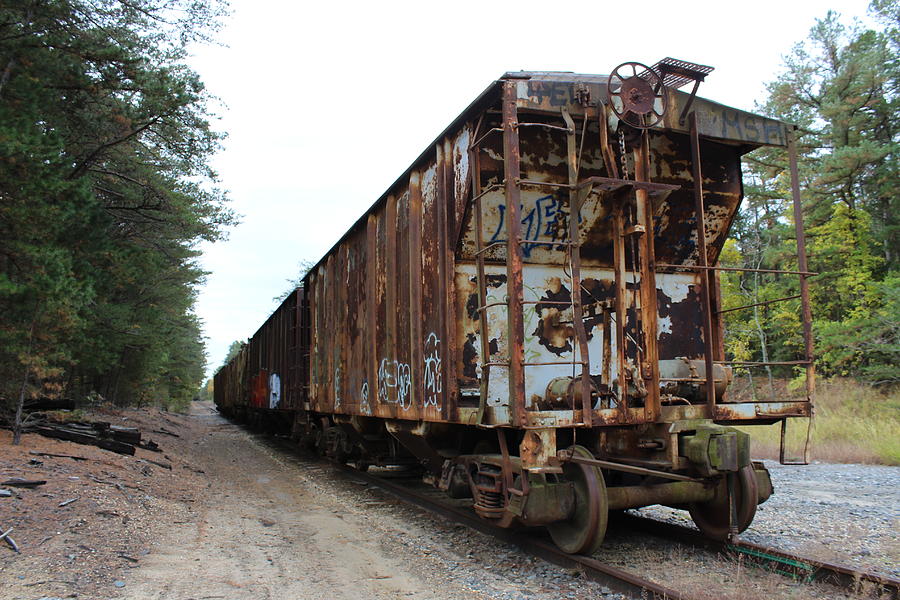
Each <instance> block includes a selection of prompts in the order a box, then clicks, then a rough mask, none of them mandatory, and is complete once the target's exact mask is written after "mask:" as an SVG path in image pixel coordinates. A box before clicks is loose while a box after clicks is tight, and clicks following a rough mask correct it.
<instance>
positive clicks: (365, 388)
mask: <svg viewBox="0 0 900 600" xmlns="http://www.w3.org/2000/svg"><path fill="white" fill-rule="evenodd" d="M359 396H360V401H359V408H360V410H362V411H363V412H364V413H367V414H370V415H371V414H372V407H371V406H370V405H369V382H368V381H363V384H362V389H361V390H359Z"/></svg>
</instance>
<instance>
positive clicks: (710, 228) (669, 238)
mask: <svg viewBox="0 0 900 600" xmlns="http://www.w3.org/2000/svg"><path fill="white" fill-rule="evenodd" d="M586 137H587V141H586V143H585V145H584V148H583V157H582V159H581V167H580V171H579V174H580V178H581V179H585V178H587V177H591V176H604V175H606V170H605V165H604V161H603V159H602V150H601V149H600V142H599V133H598V130H597V127H596V123H591V124H590V125H589V127H588V133H587V136H586ZM683 137H684V136H675V135H670V134H653V135H651V137H650V155H651V156H650V170H649V173H648V176H649V179H650V180H652V181H653V182H656V183H665V184H673V185H678V186H680V187H679V189H678V190H676V191H674V192H672V193H671V194H669V195H668V197H666V198H663V197H661V196H657V197H654V198H652V203H651V207H650V208H651V213H652V216H653V222H654V228H653V231H654V245H655V246H656V248H657V252H656V260H657V261H658V262H660V263H666V264H680V263H684V264H695V263H696V261H697V259H698V256H697V253H698V244H697V239H696V232H695V229H694V223H695V219H694V215H693V175H692V173H691V162H690V156H691V153H690V145H689V142H688V140H687V139H682V138H683ZM520 138H521V146H522V148H523V159H522V167H521V170H522V179H524V180H527V181H540V182H547V183H551V182H556V183H559V184H564V183H566V181H567V174H566V162H565V160H566V159H565V157H566V146H565V139H564V136H561V135H558V134H557V135H553V133H552V132H547V131H544V130H539V129H535V128H532V129H526V130H524V131H523V132H522V133H521V134H520ZM485 146H486V151H485V152H484V153H483V154H484V157H483V158H482V172H483V174H482V184H483V185H484V187H487V186H488V185H490V184H491V183H493V182H497V181H501V180H502V179H503V176H502V168H501V165H500V164H499V163H498V162H497V161H496V160H495V159H494V157H497V156H502V153H501V150H500V148H499V146H498V145H497V144H496V141H495V140H486V142H485ZM701 150H702V153H701V157H702V168H703V172H704V173H705V174H706V176H707V178H708V182H707V186H706V189H705V190H704V191H705V200H706V202H705V204H706V210H705V225H706V243H707V246H708V254H707V257H708V261H709V262H710V263H711V264H714V263H715V261H716V259H717V257H718V253H719V251H720V250H721V247H722V244H724V243H725V238H726V236H727V232H728V229H729V227H730V226H731V222H732V220H733V219H734V217H735V215H736V214H737V208H738V205H739V204H740V200H741V194H742V188H741V173H740V150H739V149H738V148H735V147H731V146H727V145H723V144H717V143H715V142H708V141H701ZM567 195H568V191H567V190H566V189H563V188H562V187H555V188H554V187H550V186H546V185H544V186H538V185H534V186H527V185H523V186H522V190H521V204H520V210H521V216H520V223H521V224H522V225H521V231H522V238H523V239H524V240H525V241H526V242H527V241H531V242H533V243H532V244H528V243H526V244H524V245H523V246H522V254H523V261H524V262H527V263H544V264H560V261H561V257H562V255H563V254H564V251H565V248H564V247H563V246H561V245H560V246H554V245H551V244H550V243H551V242H554V241H562V240H564V239H566V235H567V224H568V208H567V205H568V201H567ZM482 203H483V205H484V211H483V213H484V214H483V222H484V224H483V228H482V234H483V236H484V240H485V244H492V243H494V242H497V241H500V240H505V239H507V227H506V216H507V211H508V206H507V202H506V201H505V198H504V196H503V193H502V191H497V192H495V193H488V194H486V195H485V196H484V198H483V199H482ZM612 206H613V203H612V202H611V201H610V199H609V198H608V197H607V196H606V195H604V194H603V193H602V192H596V193H592V194H591V195H589V196H588V197H587V198H586V199H585V200H584V202H583V204H582V207H581V211H580V214H579V224H580V225H579V232H580V235H581V239H580V243H581V246H582V262H583V263H584V264H585V265H593V266H612V264H613V234H612V228H611V227H610V221H609V217H610V214H611V211H612ZM474 229H475V223H474V215H473V214H471V213H470V214H468V215H467V216H466V218H465V221H464V224H463V236H462V242H461V243H462V249H461V253H460V257H459V258H461V259H463V260H474V258H475V246H476V240H475V231H474ZM485 258H486V260H494V261H505V260H506V248H505V247H504V246H503V245H497V246H495V247H493V248H492V249H491V250H489V251H488V252H487V253H486V254H485Z"/></svg>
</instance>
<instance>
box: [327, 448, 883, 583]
mask: <svg viewBox="0 0 900 600" xmlns="http://www.w3.org/2000/svg"><path fill="white" fill-rule="evenodd" d="M338 471H339V472H340V473H343V474H344V475H346V476H347V477H349V478H352V479H356V480H359V481H365V482H366V483H369V484H370V485H373V486H375V487H377V488H379V489H382V490H384V491H385V492H387V493H389V494H391V495H393V496H395V497H397V498H399V499H401V500H403V501H405V502H408V503H410V504H413V505H415V506H418V507H420V508H423V509H425V510H427V511H428V512H431V513H433V514H435V515H438V516H442V517H444V518H447V519H450V520H452V521H456V522H458V523H461V524H464V525H466V526H467V527H470V528H472V529H475V530H477V531H480V532H482V533H485V534H487V535H490V536H492V537H495V538H498V539H501V540H503V541H505V542H509V543H512V544H515V545H516V546H518V547H520V548H522V549H523V550H525V551H526V552H528V553H529V554H532V555H534V556H538V557H540V558H543V559H544V560H546V561H548V562H550V563H553V564H556V565H559V566H561V567H564V568H579V569H581V570H582V571H583V573H584V576H585V578H587V579H590V580H592V581H596V582H598V583H602V584H603V585H605V586H607V587H608V588H610V589H611V590H613V591H616V592H619V593H622V594H625V595H627V596H631V597H634V598H641V599H654V600H657V599H658V600H662V599H666V600H689V598H691V597H690V596H688V595H685V594H683V593H680V592H678V591H676V590H673V589H671V588H668V587H665V586H663V585H660V584H658V583H656V582H653V581H650V580H648V579H645V578H643V577H641V576H639V575H636V574H635V573H630V572H628V571H625V570H622V569H619V568H617V567H612V566H610V565H607V564H604V563H602V562H600V561H598V560H596V559H594V558H591V557H588V556H580V555H571V554H565V553H564V552H562V551H560V550H559V549H558V548H557V547H556V546H555V545H554V544H553V543H552V542H549V541H545V540H543V539H540V538H539V537H536V536H534V535H533V534H531V533H527V532H524V531H513V530H509V529H503V528H500V527H496V526H494V525H491V524H490V523H489V522H487V521H485V520H483V519H481V518H480V517H478V516H477V515H475V514H474V513H473V512H471V511H470V510H467V509H465V508H460V507H456V506H452V505H449V504H447V503H445V502H443V501H442V500H439V499H438V498H436V497H435V495H432V494H428V493H422V492H421V491H419V490H416V489H413V488H411V487H409V486H407V485H403V484H402V483H400V482H399V481H397V480H393V479H386V478H384V477H379V476H378V475H374V474H371V473H363V472H361V471H358V470H356V469H354V468H352V467H348V466H343V467H338ZM621 523H622V524H623V526H624V527H625V528H629V529H633V530H636V531H641V532H643V533H647V534H649V535H652V536H655V537H659V538H663V539H667V540H672V541H676V542H679V543H682V544H687V545H689V546H692V547H696V548H704V549H707V550H711V551H714V552H718V553H721V554H732V555H737V556H739V557H740V558H741V560H743V562H744V563H745V564H753V565H755V566H758V567H761V568H764V569H766V570H769V571H772V572H775V573H778V574H780V575H784V576H787V577H790V578H792V579H795V580H799V581H803V582H813V581H818V582H823V583H828V584H831V585H835V586H837V587H839V588H841V589H843V590H846V591H850V592H859V591H862V590H864V589H865V590H868V591H869V592H872V593H873V594H874V597H877V598H886V599H887V598H889V599H892V600H896V599H897V598H898V594H900V580H897V579H892V578H889V577H885V576H882V575H878V574H875V573H868V572H864V571H859V570H856V569H852V568H848V567H844V566H841V565H837V564H833V563H829V562H825V561H820V560H816V559H812V558H809V557H806V556H802V555H799V554H792V553H789V552H784V551H782V550H777V549H774V548H768V547H765V546H760V545H757V544H752V543H749V542H738V543H735V544H731V543H726V542H718V541H716V540H712V539H709V538H707V537H705V536H703V535H701V534H700V533H699V532H697V531H695V530H693V529H689V528H687V527H682V526H679V525H674V524H672V523H666V522H663V521H658V520H656V519H649V518H644V517H638V516H634V515H629V514H626V515H623V519H622V521H621Z"/></svg>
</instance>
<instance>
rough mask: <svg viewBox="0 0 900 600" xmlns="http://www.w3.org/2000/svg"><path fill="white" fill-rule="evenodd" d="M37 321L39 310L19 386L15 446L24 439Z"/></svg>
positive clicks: (35, 312) (29, 335) (14, 431)
mask: <svg viewBox="0 0 900 600" xmlns="http://www.w3.org/2000/svg"><path fill="white" fill-rule="evenodd" d="M36 321H37V311H36V310H35V311H34V318H33V319H32V320H31V331H29V333H28V353H27V354H26V355H25V374H24V375H23V376H22V387H20V388H19V399H18V401H17V402H16V418H15V420H13V439H12V443H13V446H18V445H19V442H21V441H22V409H23V408H24V406H25V392H26V391H27V390H28V377H29V376H30V375H31V348H32V345H33V344H34V324H35V322H36Z"/></svg>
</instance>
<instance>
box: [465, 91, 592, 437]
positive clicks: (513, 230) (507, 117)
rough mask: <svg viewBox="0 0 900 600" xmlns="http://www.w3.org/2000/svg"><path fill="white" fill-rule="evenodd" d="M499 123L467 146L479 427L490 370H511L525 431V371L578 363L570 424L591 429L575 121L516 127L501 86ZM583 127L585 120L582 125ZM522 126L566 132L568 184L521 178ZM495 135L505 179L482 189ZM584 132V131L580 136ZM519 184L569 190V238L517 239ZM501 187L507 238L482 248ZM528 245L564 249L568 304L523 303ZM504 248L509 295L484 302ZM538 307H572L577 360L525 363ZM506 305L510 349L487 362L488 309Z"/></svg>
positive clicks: (511, 95)
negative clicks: (490, 200) (528, 322)
mask: <svg viewBox="0 0 900 600" xmlns="http://www.w3.org/2000/svg"><path fill="white" fill-rule="evenodd" d="M502 102H503V122H502V126H501V127H494V128H491V129H489V130H487V131H486V132H484V133H483V134H482V135H480V137H477V138H476V140H475V141H474V142H473V143H472V144H471V145H470V146H469V156H470V159H471V160H470V172H471V175H472V194H473V202H474V204H475V206H474V212H475V232H476V233H475V245H476V248H475V250H476V251H475V263H476V279H477V286H478V306H477V308H476V311H477V313H478V314H479V323H480V337H481V356H480V359H481V363H480V366H481V394H480V396H481V401H480V403H479V411H478V417H477V421H478V424H479V425H483V424H484V417H485V412H486V405H487V395H488V385H489V380H490V368H491V367H492V366H496V367H504V368H507V369H509V382H510V394H509V395H510V410H511V415H510V417H511V421H512V424H513V425H516V426H519V427H526V428H527V427H528V426H529V424H528V423H527V419H526V414H525V412H526V409H525V372H524V369H525V368H526V367H534V366H549V365H571V366H572V369H573V376H574V371H575V369H576V366H577V365H580V366H581V372H580V375H579V379H580V382H581V394H580V395H581V402H580V407H578V406H577V404H576V401H575V397H574V396H573V403H572V408H571V410H572V415H573V418H572V426H590V425H592V419H591V415H592V408H593V405H592V394H591V389H592V385H593V381H592V379H591V376H590V360H589V355H588V341H587V333H586V331H585V328H584V320H583V310H582V302H581V289H582V284H581V241H580V236H579V232H578V221H579V219H578V215H579V212H580V209H581V201H582V200H583V198H584V197H586V195H587V194H580V193H579V187H578V148H577V144H576V137H575V136H576V132H575V123H574V121H573V119H572V117H571V116H570V115H569V113H568V112H567V111H565V109H563V110H562V111H561V116H562V118H563V120H564V122H565V127H562V126H558V125H551V124H549V123H540V122H534V123H520V122H519V121H518V111H517V108H516V103H515V89H514V88H513V87H511V86H508V85H507V86H504V92H503V101H502ZM585 123H586V122H585ZM480 127H481V121H479V124H478V126H477V127H476V130H475V135H476V136H477V135H478V134H479V133H480ZM522 127H542V128H546V129H548V130H550V131H555V132H564V133H565V134H566V147H567V157H566V163H567V166H568V182H567V183H553V182H545V181H534V180H523V179H521V178H520V175H521V173H520V158H519V157H520V147H519V134H518V130H519V129H520V128H522ZM496 133H502V135H503V163H504V180H503V182H502V183H500V184H493V185H490V186H487V187H486V188H484V189H482V188H481V175H480V174H481V169H480V151H481V148H480V146H481V143H482V142H483V141H484V140H485V139H487V138H488V136H491V135H493V134H496ZM584 135H585V132H584V131H583V132H582V136H584ZM522 186H526V187H527V186H531V187H549V188H552V189H568V192H569V193H568V207H569V218H568V228H567V237H566V239H565V240H562V241H556V240H554V241H537V240H523V239H522V236H521V226H522V222H521V209H520V195H521V194H520V192H521V187H522ZM501 188H502V189H504V191H505V196H506V207H507V208H506V215H505V217H506V230H507V239H506V240H501V241H494V242H492V243H490V244H487V245H485V243H484V232H483V229H482V227H483V213H482V199H483V198H484V196H486V195H487V194H489V193H491V192H495V191H497V190H499V189H501ZM524 244H529V245H546V246H551V247H565V248H566V254H567V255H568V257H569V264H568V266H569V273H570V275H569V278H568V279H569V280H570V284H571V295H570V298H571V299H570V301H569V302H565V301H548V300H525V298H524V292H523V281H522V272H523V260H522V246H523V245H524ZM504 245H505V246H506V268H507V282H506V285H507V297H506V299H505V300H504V301H502V302H490V303H488V302H487V279H486V275H485V254H486V253H487V252H488V251H490V250H492V249H494V248H497V247H500V246H504ZM536 304H541V305H543V306H554V305H555V306H559V307H560V308H561V309H562V308H563V307H571V308H572V321H573V323H572V325H573V329H574V330H575V338H576V342H577V344H578V352H577V357H578V358H579V359H580V360H576V352H575V351H574V349H573V351H572V360H571V361H547V362H527V361H525V360H524V312H525V307H526V306H528V305H536ZM496 306H506V307H507V325H508V332H509V334H508V338H509V339H508V350H509V354H508V356H507V360H506V361H491V359H490V349H489V348H490V346H489V343H488V337H489V334H488V324H487V311H488V310H489V309H491V308H492V307H496ZM579 408H580V410H581V411H582V412H581V414H582V418H581V421H580V422H575V421H576V419H575V413H576V411H577V410H578V409H579Z"/></svg>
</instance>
